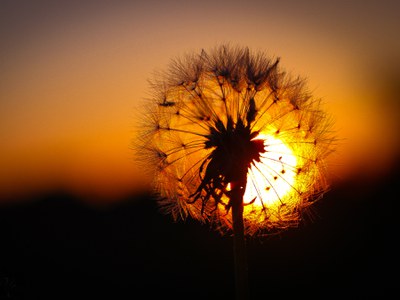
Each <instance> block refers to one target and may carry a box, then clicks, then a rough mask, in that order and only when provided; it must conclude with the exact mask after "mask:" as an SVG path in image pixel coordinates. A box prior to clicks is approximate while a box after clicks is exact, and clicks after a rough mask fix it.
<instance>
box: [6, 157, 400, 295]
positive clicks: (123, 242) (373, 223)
mask: <svg viewBox="0 0 400 300" xmlns="http://www.w3.org/2000/svg"><path fill="white" fill-rule="evenodd" d="M398 165H399V164H398ZM398 165H397V166H393V174H392V175H391V176H388V177H386V178H382V180H380V183H379V185H376V186H371V185H363V184H361V183H359V182H358V183H357V182H356V181H355V182H349V183H346V186H340V187H334V188H333V189H332V190H331V191H330V192H329V193H328V194H326V196H325V197H324V198H323V199H322V200H321V201H320V202H318V203H317V204H315V207H314V208H315V210H316V212H317V213H318V217H317V218H316V219H315V220H314V221H313V222H305V223H303V224H302V226H300V228H298V229H293V230H289V231H287V232H285V233H283V234H282V235H280V236H275V237H270V238H267V239H251V240H249V241H248V247H247V252H248V260H249V281H250V293H251V296H252V298H251V299H289V298H293V297H296V298H297V299H299V298H301V299H303V298H305V299H307V298H308V299H369V298H372V299H389V298H390V299H392V298H396V296H395V295H396V294H398V291H397V292H396V290H397V285H398V279H397V275H398V266H397V262H398V253H399V252H398V250H397V249H398V247H397V246H395V244H397V238H398V236H399V234H398V232H397V215H398V213H397V212H396V211H395V208H394V204H395V202H397V201H398V200H397V198H398V195H399V190H398V189H399V187H400V181H399V167H398ZM30 200H31V201H29V202H26V203H25V204H17V205H3V206H2V207H1V208H0V234H1V244H0V246H1V248H0V299H55V300H56V299H82V298H86V299H96V298H100V297H102V298H106V299H156V298H158V299H160V298H168V299H217V298H218V299H234V286H233V282H234V277H233V253H232V240H231V238H230V237H220V236H219V235H218V234H217V233H215V232H212V231H210V230H209V229H208V228H207V227H206V226H202V225H200V224H198V223H197V222H194V221H191V220H188V221H186V223H183V222H181V223H173V222H172V221H171V219H170V218H169V216H165V215H162V214H160V213H159V212H158V211H157V207H156V206H155V203H154V201H153V200H151V198H150V197H148V196H147V195H136V196H132V197H131V199H128V200H127V201H125V202H122V203H120V204H118V205H114V206H112V207H108V208H93V207H90V206H87V205H84V204H82V202H80V201H78V199H74V198H73V197H71V196H69V195H68V194H65V193H62V192H55V193H51V194H49V195H46V196H43V197H39V198H38V199H35V200H33V199H30ZM392 293H394V295H393V296H390V297H389V295H390V294H392ZM278 296H279V298H278Z"/></svg>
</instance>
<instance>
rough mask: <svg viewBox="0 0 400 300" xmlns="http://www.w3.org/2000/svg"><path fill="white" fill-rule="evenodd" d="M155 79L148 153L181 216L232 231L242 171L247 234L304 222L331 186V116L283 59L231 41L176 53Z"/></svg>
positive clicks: (145, 144) (146, 130)
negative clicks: (236, 188)
mask: <svg viewBox="0 0 400 300" xmlns="http://www.w3.org/2000/svg"><path fill="white" fill-rule="evenodd" d="M150 87H151V92H152V95H151V97H150V98H149V99H148V100H149V102H148V103H147V104H146V108H147V110H148V111H147V113H144V117H143V122H142V126H141V131H142V134H141V139H140V142H139V149H140V152H141V156H140V159H141V160H142V161H145V162H146V163H148V166H147V167H146V168H147V169H148V170H149V171H151V172H152V173H151V174H152V177H153V179H154V187H155V189H156V191H157V193H159V195H160V200H159V204H160V207H161V208H162V209H163V210H164V211H165V212H166V213H169V214H171V215H172V216H173V218H174V219H176V220H178V219H185V218H186V217H188V216H190V217H192V218H194V219H197V220H199V221H201V222H204V223H209V224H211V225H212V226H213V227H215V228H217V229H219V230H221V232H227V231H230V230H231V229H232V217H231V214H230V211H229V209H230V192H231V189H232V184H234V183H235V181H236V180H237V176H239V175H237V174H239V173H240V172H245V175H246V176H247V184H246V186H245V187H241V188H243V189H245V191H244V197H243V202H244V215H243V218H244V224H245V233H246V234H248V235H254V234H259V233H265V232H267V233H268V232H276V231H280V230H283V229H286V228H289V227H293V226H297V225H298V224H299V222H300V220H301V216H302V211H303V210H305V209H307V207H309V206H310V205H311V204H312V203H313V202H314V201H316V200H317V199H318V198H320V197H321V196H322V195H323V194H324V193H325V192H326V191H327V189H328V182H327V180H326V170H325V165H324V161H325V158H326V157H327V155H328V154H329V153H330V152H331V151H332V141H333V137H332V132H331V130H330V129H331V125H332V124H331V122H330V119H329V118H328V117H327V115H326V113H325V112H323V111H322V108H321V101H320V100H319V99H315V98H314V97H313V96H312V95H311V94H310V93H309V92H308V91H307V89H306V84H305V81H304V80H303V79H301V78H292V77H290V76H289V75H287V74H286V73H285V72H284V71H283V70H282V69H281V67H280V60H279V59H270V58H269V57H267V56H266V55H265V54H264V53H261V52H257V53H253V52H251V51H250V50H249V49H248V48H245V47H231V46H227V45H222V46H219V47H216V48H214V49H212V50H210V51H208V52H207V51H205V50H202V51H201V53H200V54H189V55H186V56H184V57H183V58H179V59H175V60H173V61H172V62H171V64H170V67H169V69H167V71H165V72H163V73H160V74H159V76H158V77H157V78H155V79H154V80H153V81H152V82H151V85H150ZM241 170H242V171H241Z"/></svg>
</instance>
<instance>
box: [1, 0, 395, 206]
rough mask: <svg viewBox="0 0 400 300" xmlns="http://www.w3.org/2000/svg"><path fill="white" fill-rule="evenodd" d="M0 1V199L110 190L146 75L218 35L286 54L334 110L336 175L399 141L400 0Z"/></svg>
mask: <svg viewBox="0 0 400 300" xmlns="http://www.w3.org/2000/svg"><path fill="white" fill-rule="evenodd" d="M299 3H300V2H299V1H254V0H249V1H208V0H203V1H196V2H194V1H151V0H148V1H1V3H0V40H1V43H0V140H1V150H0V166H1V168H0V201H13V200H16V199H20V198H21V197H24V198H26V197H27V196H29V195H35V194H40V193H46V192H48V191H51V190H57V189H58V190H65V191H67V192H69V193H71V194H73V195H76V196H78V197H80V198H81V199H86V200H88V201H92V202H93V201H99V202H109V201H118V200H119V199H123V198H124V197H126V196H128V195H129V194H130V193H132V192H135V191H137V190H138V189H140V188H141V187H143V186H144V185H145V184H146V183H147V182H148V181H147V180H146V179H145V178H143V176H141V170H140V169H139V168H138V167H137V165H136V163H135V161H134V152H133V150H132V147H131V144H132V141H133V140H134V139H135V137H136V136H135V126H137V124H136V118H135V116H136V115H137V110H138V109H139V108H140V107H141V103H142V100H143V99H144V98H145V97H147V95H148V84H147V80H148V79H149V78H151V76H152V74H153V72H154V71H156V70H160V69H163V68H165V67H166V66H167V64H168V63H169V61H170V59H171V58H174V57H176V56H179V55H182V54H184V53H186V52H190V51H199V49H202V48H205V49H208V48H212V47H214V46H216V45H219V44H221V43H231V44H238V45H242V46H248V47H249V48H251V49H254V50H263V51H265V52H266V53H267V54H269V55H271V56H274V57H276V56H279V57H281V66H282V67H283V68H285V69H286V70H287V71H288V72H290V73H292V74H294V75H300V76H303V77H306V78H308V84H309V88H310V90H311V91H312V92H313V94H314V96H316V97H321V98H322V99H323V100H324V102H325V103H326V106H325V108H326V110H327V111H328V112H329V113H331V114H332V116H333V118H334V119H335V128H336V129H337V137H338V139H339V141H338V148H337V151H336V152H335V154H334V155H332V157H331V158H330V160H329V162H328V163H329V167H330V170H331V175H332V180H333V182H341V181H346V180H350V179H354V178H360V179H363V180H365V181H366V182H370V181H372V182H373V181H374V180H376V179H377V178H382V177H384V176H385V174H386V171H387V169H388V168H389V167H390V165H391V164H392V163H393V162H394V161H396V159H398V157H399V153H400V151H399V150H400V147H399V146H400V136H399V134H398V128H399V125H400V124H399V123H400V121H399V120H400V97H399V96H400V93H399V86H400V39H399V37H398V31H399V28H400V5H399V2H398V1H372V0H368V1H344V0H343V1H329V2H328V1H325V2H321V1H302V2H301V4H299Z"/></svg>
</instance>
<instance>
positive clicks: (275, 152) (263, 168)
mask: <svg viewBox="0 0 400 300" xmlns="http://www.w3.org/2000/svg"><path fill="white" fill-rule="evenodd" d="M257 139H261V140H264V146H265V150H266V152H265V153H264V154H263V155H262V157H261V159H260V162H253V164H252V166H251V167H250V169H249V172H248V174H247V186H246V191H245V194H244V203H245V204H246V203H251V204H252V206H255V207H259V208H260V209H262V207H263V206H266V207H269V208H271V207H273V206H276V205H281V204H282V199H283V198H285V196H286V195H287V194H288V193H290V192H291V191H292V190H293V186H294V181H295V175H296V173H295V171H294V170H295V169H296V165H297V160H296V157H295V156H294V154H293V152H292V150H290V148H289V147H288V146H287V145H285V144H284V143H283V142H282V141H281V140H279V139H277V138H274V137H273V136H271V135H264V134H260V135H259V136H258V137H257ZM247 210H248V209H247Z"/></svg>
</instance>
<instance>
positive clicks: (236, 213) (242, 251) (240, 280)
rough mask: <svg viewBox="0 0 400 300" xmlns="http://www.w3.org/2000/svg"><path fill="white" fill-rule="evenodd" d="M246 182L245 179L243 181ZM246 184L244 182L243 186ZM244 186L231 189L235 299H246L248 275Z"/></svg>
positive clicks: (240, 185)
mask: <svg viewBox="0 0 400 300" xmlns="http://www.w3.org/2000/svg"><path fill="white" fill-rule="evenodd" d="M244 183H246V180H245V182H244ZM245 186H246V184H244V187H245ZM244 190H245V189H244V188H243V185H242V184H239V185H238V186H237V188H234V189H232V196H231V202H232V220H233V254H234V262H235V285H236V287H235V288H236V299H237V300H245V299H248V276H247V257H246V244H245V237H244V224H243V195H244Z"/></svg>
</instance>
